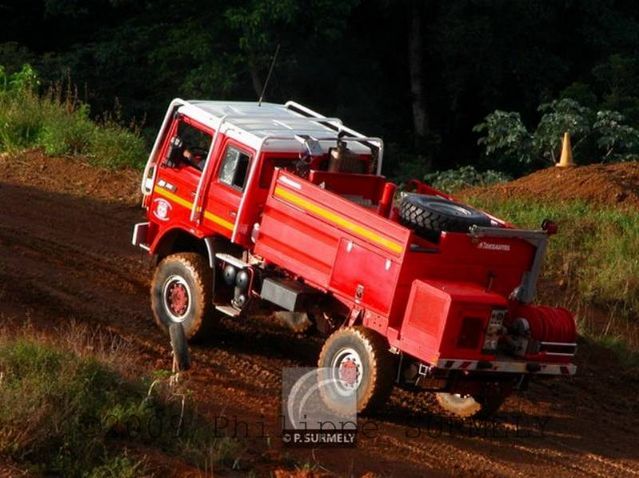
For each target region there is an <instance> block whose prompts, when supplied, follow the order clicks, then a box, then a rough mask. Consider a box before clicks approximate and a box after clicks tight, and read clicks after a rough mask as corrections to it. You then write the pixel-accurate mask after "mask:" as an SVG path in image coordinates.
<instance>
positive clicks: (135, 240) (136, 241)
mask: <svg viewBox="0 0 639 478" xmlns="http://www.w3.org/2000/svg"><path fill="white" fill-rule="evenodd" d="M148 231H149V223H148V222H138V223H137V224H136V225H135V226H133V237H132V238H131V244H133V245H134V246H138V247H141V248H142V249H144V250H145V251H148V250H149V245H148V244H147V243H146V242H145V241H146V238H147V233H148Z"/></svg>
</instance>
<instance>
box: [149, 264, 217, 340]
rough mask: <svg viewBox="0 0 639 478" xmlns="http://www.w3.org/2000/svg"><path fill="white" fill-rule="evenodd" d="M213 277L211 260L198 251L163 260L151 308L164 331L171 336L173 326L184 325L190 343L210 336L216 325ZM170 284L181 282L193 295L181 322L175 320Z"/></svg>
mask: <svg viewBox="0 0 639 478" xmlns="http://www.w3.org/2000/svg"><path fill="white" fill-rule="evenodd" d="M213 275H214V272H213V271H212V270H211V268H210V267H209V264H208V262H207V260H206V259H205V258H204V257H203V256H202V255H200V254H197V253H195V252H180V253H177V254H171V255H169V256H167V257H165V258H164V259H162V261H161V262H160V263H159V264H158V266H157V267H156V269H155V274H154V275H153V282H152V284H151V309H152V311H153V317H154V318H155V322H156V324H157V325H158V326H159V327H160V329H162V330H163V331H165V332H167V333H168V331H169V327H170V326H171V324H175V323H181V324H182V327H183V329H184V335H185V336H186V338H187V339H188V340H198V339H202V338H204V337H205V336H206V335H207V333H208V332H209V331H210V328H211V327H212V326H213V325H214V322H215V320H214V319H215V314H214V308H213V300H212V294H213V290H212V287H213V286H212V284H213ZM169 281H180V285H181V286H182V287H184V289H185V290H187V291H188V293H189V300H188V308H187V311H186V312H185V314H184V316H183V317H182V318H180V319H179V320H176V319H174V318H172V317H171V312H170V311H169V310H168V306H167V300H166V299H165V295H166V287H167V285H170V284H168V282H169Z"/></svg>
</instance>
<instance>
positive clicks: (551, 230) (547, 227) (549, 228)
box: [541, 219, 559, 236]
mask: <svg viewBox="0 0 639 478" xmlns="http://www.w3.org/2000/svg"><path fill="white" fill-rule="evenodd" d="M541 228H542V229H543V230H544V231H546V232H547V233H548V235H551V236H552V235H553V234H557V231H558V230H559V227H558V226H557V223H556V222H554V221H551V220H550V219H544V221H543V222H542V223H541Z"/></svg>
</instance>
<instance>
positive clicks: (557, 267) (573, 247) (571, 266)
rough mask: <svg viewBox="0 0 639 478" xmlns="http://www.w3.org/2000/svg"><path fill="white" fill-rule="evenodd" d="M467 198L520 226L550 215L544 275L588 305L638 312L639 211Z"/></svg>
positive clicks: (628, 313) (534, 223)
mask: <svg viewBox="0 0 639 478" xmlns="http://www.w3.org/2000/svg"><path fill="white" fill-rule="evenodd" d="M470 201H471V202H472V203H473V204H475V205H477V206H479V207H481V208H483V209H485V210H487V211H490V212H491V213H494V214H495V215H497V216H498V217H502V218H504V219H506V220H508V221H510V222H512V223H514V224H516V225H518V226H521V227H531V228H537V227H539V225H540V224H541V222H542V221H543V219H545V218H552V219H553V220H554V221H556V222H557V223H558V224H559V234H558V235H556V236H553V238H552V239H551V241H550V245H549V249H548V256H547V259H546V267H545V275H546V276H547V277H549V278H550V279H552V280H554V281H555V282H563V283H564V284H565V286H566V287H567V288H568V289H569V290H573V291H577V292H578V293H579V294H580V297H581V298H582V299H583V301H585V305H586V306H588V304H591V305H592V304H595V305H599V306H603V307H608V308H611V309H612V310H615V311H617V313H618V314H620V315H625V316H628V317H631V316H636V315H637V313H639V213H637V212H631V211H619V210H614V209H605V208H600V207H596V206H590V205H588V204H584V203H581V202H567V203H552V204H550V203H541V202H534V201H529V200H508V201H504V200H503V199H486V198H483V199H482V198H470ZM564 305H569V304H564Z"/></svg>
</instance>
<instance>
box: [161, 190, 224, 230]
mask: <svg viewBox="0 0 639 478" xmlns="http://www.w3.org/2000/svg"><path fill="white" fill-rule="evenodd" d="M154 191H155V193H156V194H159V195H160V196H164V197H165V198H167V199H170V200H171V201H173V202H174V203H176V204H179V205H180V206H184V207H185V208H187V209H191V208H192V207H193V203H192V202H190V201H187V200H186V199H182V198H181V197H180V196H178V195H177V194H173V193H172V192H171V191H168V190H166V189H164V188H161V187H160V186H155V189H154ZM204 219H207V220H209V221H211V222H214V223H215V224H218V225H220V226H222V227H224V228H225V229H229V230H231V231H232V230H233V229H234V228H235V224H233V223H232V222H229V221H227V220H226V219H224V218H221V217H220V216H216V215H215V214H213V213H212V212H209V211H204Z"/></svg>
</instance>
